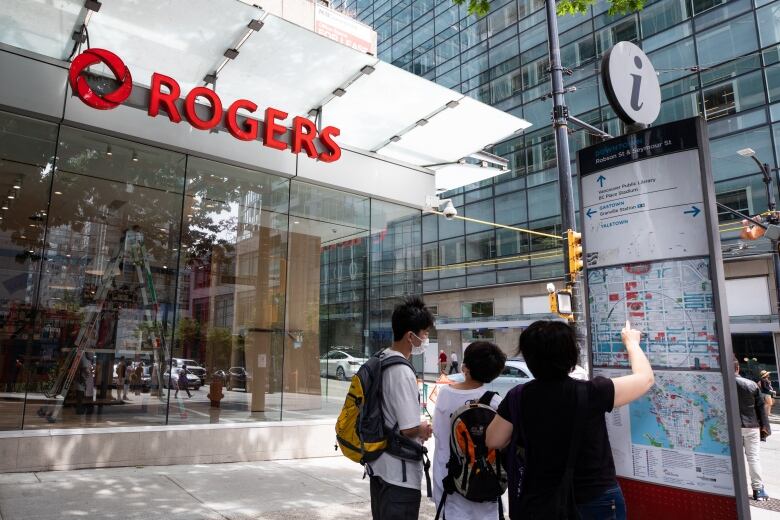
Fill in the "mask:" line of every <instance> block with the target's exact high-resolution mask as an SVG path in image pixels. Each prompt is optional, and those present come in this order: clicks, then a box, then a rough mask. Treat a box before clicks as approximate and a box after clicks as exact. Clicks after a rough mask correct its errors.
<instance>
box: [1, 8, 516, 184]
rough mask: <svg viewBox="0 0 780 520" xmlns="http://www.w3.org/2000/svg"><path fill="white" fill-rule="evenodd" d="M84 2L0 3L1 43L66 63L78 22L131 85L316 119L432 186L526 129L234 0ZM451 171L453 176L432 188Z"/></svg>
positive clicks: (468, 172)
mask: <svg viewBox="0 0 780 520" xmlns="http://www.w3.org/2000/svg"><path fill="white" fill-rule="evenodd" d="M89 4H91V5H93V6H94V5H95V2H84V0H47V1H45V2H44V1H43V0H38V1H34V0H4V1H3V2H2V3H0V42H2V43H4V44H8V45H11V46H15V47H20V48H23V49H25V50H28V51H32V52H35V53H39V54H43V55H46V56H49V57H51V58H55V59H58V60H63V59H68V57H69V56H70V54H71V52H72V50H73V48H74V44H75V42H74V39H73V36H74V32H75V33H78V32H79V31H80V29H81V26H82V24H84V23H86V25H87V30H88V34H89V44H90V45H91V46H92V47H98V48H105V49H108V50H111V51H112V52H115V53H116V54H118V55H119V56H120V57H121V58H122V60H123V61H124V62H125V63H126V64H127V66H128V67H129V69H130V70H131V72H132V74H133V81H134V83H136V84H139V85H143V86H149V84H150V80H151V75H152V72H160V73H162V74H165V75H168V76H171V77H173V78H175V79H176V80H177V81H178V82H179V84H180V85H181V86H182V89H183V94H184V93H185V92H186V91H187V90H188V89H190V88H192V87H194V86H196V85H208V86H210V87H214V86H215V89H216V91H217V93H218V94H219V96H220V98H221V99H222V101H223V105H224V106H227V105H228V104H229V103H231V102H232V101H234V100H236V99H239V98H245V99H249V100H251V101H253V102H255V103H257V105H258V106H259V107H260V110H263V109H264V108H266V107H268V106H272V107H274V108H277V109H280V110H284V111H285V112H287V113H288V114H289V119H288V123H290V122H291V120H292V117H294V116H297V115H301V116H307V115H308V117H309V118H310V119H315V118H320V119H319V122H320V124H321V125H322V126H326V125H333V126H336V127H339V128H340V129H341V135H340V136H339V138H338V139H337V140H338V142H339V143H340V144H341V145H342V146H344V147H347V148H351V149H358V150H364V151H369V152H376V153H377V154H378V155H379V156H386V157H388V158H391V159H394V160H399V161H403V162H406V163H410V164H412V165H415V166H431V165H436V166H435V169H437V170H438V171H437V174H436V175H437V185H441V186H445V185H446V186H447V187H448V188H450V189H451V188H454V187H459V186H463V185H465V184H470V183H473V182H477V181H479V180H483V179H485V178H489V177H491V176H494V175H497V174H500V173H502V171H503V170H502V169H500V168H493V167H482V168H480V167H473V168H471V167H468V168H464V167H463V166H464V165H460V164H457V163H458V161H459V160H460V159H462V158H466V157H469V156H470V155H471V154H473V153H475V152H478V151H480V150H482V149H484V148H485V147H487V146H489V145H491V144H494V143H497V142H499V141H501V140H503V139H506V138H508V137H510V136H512V135H513V134H515V133H517V132H519V131H521V130H523V129H525V128H527V127H529V126H530V123H528V122H527V121H525V120H523V119H520V118H518V117H515V116H512V115H510V114H507V113H505V112H502V111H500V110H497V109H495V108H493V107H490V106H488V105H486V104H484V103H481V102H479V101H476V100H474V99H472V98H469V97H466V96H464V95H463V94H461V93H459V92H455V91H453V90H450V89H447V88H444V87H442V86H440V85H437V84H435V83H433V82H431V81H428V80H425V79H422V78H420V77H418V76H416V75H414V74H411V73H409V72H406V71H404V70H402V69H399V68H397V67H395V66H393V65H389V64H387V63H384V62H380V61H379V60H377V59H376V58H375V57H374V56H371V55H368V54H363V53H361V52H359V51H356V50H354V49H351V48H349V47H346V46H344V45H341V44H339V43H337V42H334V41H332V40H330V39H328V38H326V37H324V36H320V35H318V34H315V33H313V32H311V31H309V30H307V29H305V28H303V27H300V26H298V25H295V24H293V23H291V22H288V21H286V20H284V19H282V18H279V17H276V16H274V15H271V14H269V13H267V12H265V11H263V10H262V9H260V8H258V7H254V6H250V5H247V4H246V3H243V2H241V1H239V0H159V1H156V2H145V1H133V0H102V1H101V2H100V9H99V10H98V11H91V10H89V9H88V8H87V7H85V5H89ZM229 49H235V50H237V51H238V52H237V54H236V53H234V52H231V51H229ZM226 51H227V52H226ZM93 71H94V72H97V73H101V71H100V68H99V67H93ZM103 72H105V73H106V74H110V73H109V72H108V71H107V70H105V71H103ZM214 78H216V83H215V85H214V84H213V80H214ZM260 110H258V113H261V112H260ZM450 165H452V166H453V167H450ZM482 165H483V166H485V165H486V163H482ZM487 166H490V165H489V164H487ZM456 171H457V172H458V174H457V179H458V180H456V179H455V178H451V179H444V177H442V182H439V179H438V177H440V176H446V175H448V172H449V174H450V175H453V172H456ZM453 177H454V175H453Z"/></svg>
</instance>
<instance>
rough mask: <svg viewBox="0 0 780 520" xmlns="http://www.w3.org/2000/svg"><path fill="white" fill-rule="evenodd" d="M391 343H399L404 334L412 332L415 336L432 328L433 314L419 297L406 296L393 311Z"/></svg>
mask: <svg viewBox="0 0 780 520" xmlns="http://www.w3.org/2000/svg"><path fill="white" fill-rule="evenodd" d="M391 322H392V325H393V341H400V340H401V339H402V338H403V337H404V334H406V333H407V332H409V331H412V332H413V333H414V334H417V333H418V332H420V331H421V330H426V329H428V328H429V327H431V326H433V314H431V311H429V310H428V308H427V307H426V306H425V302H423V300H422V298H420V297H419V296H407V297H406V298H404V299H403V301H402V302H401V303H399V304H398V305H396V306H395V309H393V317H392V318H391Z"/></svg>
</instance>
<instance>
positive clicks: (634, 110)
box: [601, 42, 661, 126]
mask: <svg viewBox="0 0 780 520" xmlns="http://www.w3.org/2000/svg"><path fill="white" fill-rule="evenodd" d="M601 77H602V79H603V81H604V91H605V92H606V94H607V99H609V104H610V105H612V108H613V109H614V110H615V112H616V113H617V115H618V117H620V119H622V120H623V121H625V122H626V123H628V124H629V125H642V126H645V125H649V124H651V123H652V122H653V121H655V119H656V118H657V117H658V113H659V112H660V111H661V86H660V85H659V84H658V76H657V75H656V72H655V69H654V68H653V64H652V63H650V58H648V57H647V55H645V53H644V52H642V49H640V48H639V47H637V46H636V45H634V44H633V43H631V42H619V43H616V44H615V45H614V46H613V47H612V48H611V49H609V51H607V53H606V54H605V55H604V58H603V59H602V61H601Z"/></svg>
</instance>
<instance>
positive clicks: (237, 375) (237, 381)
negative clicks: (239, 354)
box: [225, 367, 251, 392]
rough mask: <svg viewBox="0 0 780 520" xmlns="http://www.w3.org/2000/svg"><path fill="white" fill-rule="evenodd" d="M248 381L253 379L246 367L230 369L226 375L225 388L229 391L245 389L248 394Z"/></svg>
mask: <svg viewBox="0 0 780 520" xmlns="http://www.w3.org/2000/svg"><path fill="white" fill-rule="evenodd" d="M248 379H251V378H250V377H249V374H248V373H247V371H246V369H245V368H244V367H230V368H229V369H228V371H227V374H226V381H225V388H226V389H227V390H234V389H236V388H243V389H244V391H245V392H246V391H247V384H246V383H247V380H248Z"/></svg>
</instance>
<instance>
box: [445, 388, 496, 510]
mask: <svg viewBox="0 0 780 520" xmlns="http://www.w3.org/2000/svg"><path fill="white" fill-rule="evenodd" d="M495 395H496V392H485V393H484V394H482V397H480V398H479V400H476V401H470V402H468V403H466V404H465V405H463V406H461V407H460V408H458V409H457V410H455V411H454V412H452V414H451V415H450V459H449V461H448V462H447V476H446V477H444V480H443V481H442V487H443V488H444V493H443V494H442V497H441V502H439V508H438V510H437V511H436V519H437V520H438V518H439V515H440V514H441V513H442V511H443V510H444V503H445V502H446V501H447V495H450V494H452V493H458V494H459V495H462V496H464V497H465V498H466V499H467V500H471V501H472V502H495V501H498V511H499V518H502V519H503V518H504V512H503V507H502V505H501V495H503V494H504V491H506V489H507V475H506V469H505V468H504V465H503V460H502V453H501V452H500V451H499V450H493V449H488V448H487V446H486V444H485V438H486V436H487V428H488V425H489V424H490V422H491V421H492V420H493V418H494V417H495V416H496V411H495V410H494V409H493V408H492V407H491V406H490V401H492V400H493V396H495Z"/></svg>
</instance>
